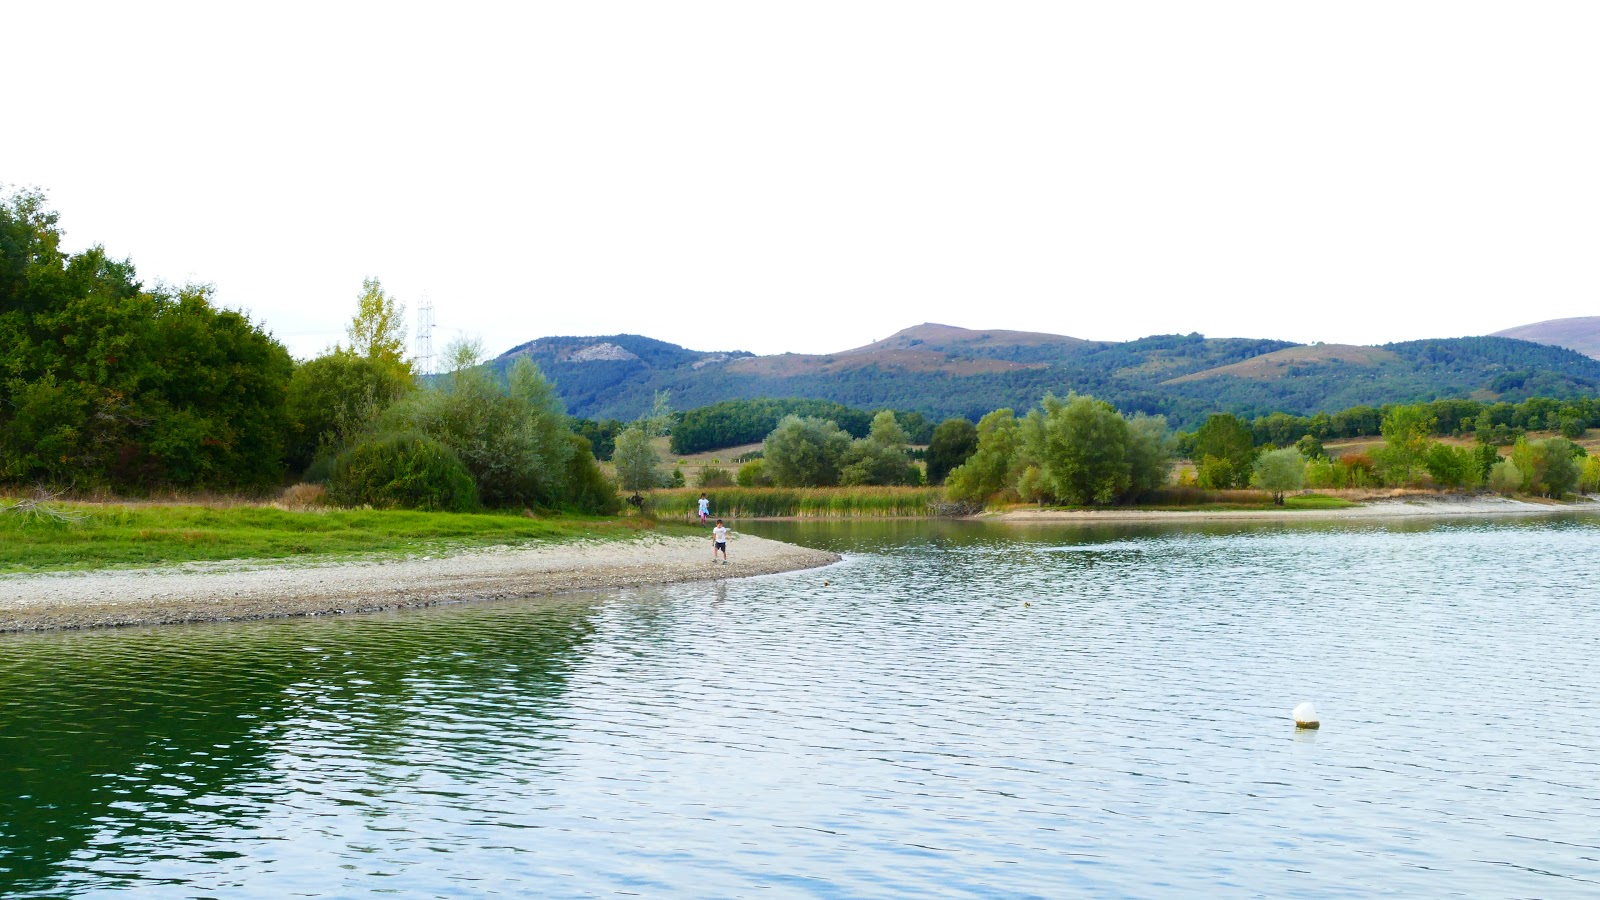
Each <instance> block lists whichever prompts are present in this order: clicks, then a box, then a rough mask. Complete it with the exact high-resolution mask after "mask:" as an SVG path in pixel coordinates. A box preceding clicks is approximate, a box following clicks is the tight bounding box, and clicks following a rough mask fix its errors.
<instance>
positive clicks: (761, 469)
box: [735, 459, 772, 488]
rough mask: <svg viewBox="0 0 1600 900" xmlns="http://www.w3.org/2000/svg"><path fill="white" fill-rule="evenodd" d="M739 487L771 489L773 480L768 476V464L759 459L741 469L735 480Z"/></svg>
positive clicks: (751, 461)
mask: <svg viewBox="0 0 1600 900" xmlns="http://www.w3.org/2000/svg"><path fill="white" fill-rule="evenodd" d="M735 480H736V481H738V482H739V487H748V488H753V487H771V486H772V479H771V478H770V477H768V476H767V464H766V463H765V462H763V461H762V460H759V459H752V460H750V461H749V462H747V463H745V464H744V465H742V466H740V467H739V475H738V476H737V478H736V479H735Z"/></svg>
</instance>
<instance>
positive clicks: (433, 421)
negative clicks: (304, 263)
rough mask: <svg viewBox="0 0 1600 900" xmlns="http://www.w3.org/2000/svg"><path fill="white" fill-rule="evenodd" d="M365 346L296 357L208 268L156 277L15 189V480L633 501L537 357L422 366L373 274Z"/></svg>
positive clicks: (7, 203) (6, 420) (2, 316)
mask: <svg viewBox="0 0 1600 900" xmlns="http://www.w3.org/2000/svg"><path fill="white" fill-rule="evenodd" d="M347 336H348V339H349V343H348V345H345V344H340V345H336V346H334V347H332V348H330V349H329V350H328V351H326V352H324V353H323V354H321V355H320V356H318V357H317V358H315V359H312V360H309V361H306V362H303V363H297V362H296V361H295V360H294V359H293V358H291V356H290V355H289V352H288V350H287V349H285V348H284V346H283V345H282V344H281V343H279V342H278V341H277V340H276V339H275V338H274V337H273V336H272V335H271V334H270V333H268V332H267V331H266V330H265V329H264V328H263V327H262V326H261V325H260V324H258V323H256V322H253V321H252V320H251V319H250V318H249V317H248V316H246V315H244V314H242V313H239V312H235V311H233V310H228V309H222V308H219V307H218V306H217V305H216V304H215V302H214V298H213V294H212V291H211V289H210V288H209V287H207V286H187V287H182V288H171V287H167V286H164V285H157V286H154V287H146V286H145V285H143V284H142V283H141V282H140V281H139V280H138V278H137V276H136V272H135V269H134V266H133V264H132V263H131V262H130V261H128V260H116V259H112V258H111V257H110V256H109V255H108V254H107V253H106V252H105V250H104V248H102V247H99V246H95V247H91V248H90V249H88V250H85V251H83V252H81V253H75V254H74V253H67V252H65V251H64V250H63V249H62V247H61V230H60V227H59V217H58V216H57V214H56V213H55V212H53V211H51V210H49V209H48V208H47V207H46V205H45V199H44V197H43V195H42V194H40V193H39V192H37V191H31V190H23V191H17V192H14V193H12V194H10V195H9V196H5V197H3V198H0V484H9V485H18V486H32V485H36V484H45V485H51V486H56V487H72V488H76V489H79V490H86V491H87V490H110V491H116V492H121V493H147V492H150V491H155V490H163V489H180V490H221V491H245V492H252V493H258V492H264V491H267V490H271V489H274V488H278V487H281V486H282V485H283V484H284V483H285V482H286V481H287V480H288V479H289V478H290V477H291V476H298V477H301V478H303V479H305V480H307V481H312V482H316V483H321V484H325V485H326V490H327V493H328V494H329V496H330V497H332V498H333V499H335V500H336V501H338V502H342V503H347V504H352V505H356V504H373V505H381V506H407V507H420V508H429V509H473V508H478V507H479V506H492V507H533V508H547V509H556V508H572V509H580V510H584V511H590V512H604V511H607V510H611V509H614V508H615V504H616V499H615V496H616V495H615V490H614V488H613V487H612V486H611V485H610V484H609V483H608V482H607V480H606V479H605V478H604V476H603V475H602V473H601V471H600V469H599V466H598V464H597V463H596V462H595V459H594V456H593V454H592V453H591V451H590V449H589V442H588V441H587V440H585V439H584V438H583V437H582V436H580V435H578V434H576V433H575V432H574V431H573V430H572V429H571V428H570V420H569V419H568V417H567V415H566V413H565V410H564V409H563V408H562V405H561V402H560V400H559V399H558V397H557V395H556V392H555V389H554V386H553V385H552V384H551V383H550V382H549V381H548V380H547V379H545V378H544V377H543V375H541V374H540V373H539V371H538V370H537V368H535V367H534V366H532V365H531V364H528V363H527V362H526V361H522V362H523V364H521V365H518V366H517V367H515V368H514V369H513V370H512V371H511V372H510V375H509V377H508V378H506V379H503V380H502V379H499V378H497V377H495V376H493V375H491V374H490V373H488V372H486V371H484V370H483V369H482V368H481V367H479V366H478V362H479V357H481V348H479V347H477V346H475V345H470V344H469V345H462V346H458V347H456V348H454V365H453V367H452V368H453V371H452V372H451V374H449V375H447V376H445V377H444V378H441V379H438V380H436V381H434V382H432V383H430V384H426V385H424V384H422V383H420V382H419V380H418V379H417V378H416V376H415V373H414V372H413V371H412V370H411V366H410V364H409V363H408V362H407V361H406V360H405V356H404V349H405V326H404V307H403V306H401V305H400V304H399V303H398V302H397V301H395V300H394V298H392V297H390V296H389V295H387V294H386V293H385V292H384V290H383V287H382V285H381V284H380V283H379V282H378V281H377V280H376V279H372V280H368V281H367V282H366V283H365V284H364V285H363V289H362V293H361V295H360V297H359V298H358V300H357V308H356V312H355V314H354V315H353V316H352V318H351V321H350V324H349V326H348V328H347Z"/></svg>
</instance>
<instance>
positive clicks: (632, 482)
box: [611, 422, 662, 492]
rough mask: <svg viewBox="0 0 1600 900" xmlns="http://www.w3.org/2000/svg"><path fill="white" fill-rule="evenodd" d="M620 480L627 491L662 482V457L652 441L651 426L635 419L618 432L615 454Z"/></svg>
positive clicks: (654, 486) (645, 487) (641, 489)
mask: <svg viewBox="0 0 1600 900" xmlns="http://www.w3.org/2000/svg"><path fill="white" fill-rule="evenodd" d="M611 464H612V465H614V466H616V469H617V480H619V481H621V482H622V489H623V490H625V491H635V492H637V491H647V490H650V489H651V488H656V487H660V486H661V482H662V478H661V469H660V467H661V457H660V455H659V454H657V453H656V448H655V445H654V444H653V443H652V439H651V435H650V429H649V428H648V427H646V426H645V424H644V423H643V422H635V423H633V424H632V425H629V426H628V427H627V428H624V429H622V433H621V434H619V435H617V449H616V450H615V451H614V452H613V453H612V454H611Z"/></svg>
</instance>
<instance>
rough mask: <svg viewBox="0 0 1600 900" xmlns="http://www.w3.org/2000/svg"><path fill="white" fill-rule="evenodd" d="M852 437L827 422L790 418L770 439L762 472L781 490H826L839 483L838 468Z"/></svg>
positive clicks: (764, 453)
mask: <svg viewBox="0 0 1600 900" xmlns="http://www.w3.org/2000/svg"><path fill="white" fill-rule="evenodd" d="M849 449H850V436H849V435H847V434H845V433H844V432H843V431H840V430H839V426H838V425H835V424H834V423H832V422H830V421H827V420H825V419H812V418H801V417H799V416H787V417H785V418H784V420H783V421H781V422H779V423H778V427H777V428H774V429H773V430H772V433H771V434H769V435H767V440H766V444H765V446H764V447H763V459H764V465H763V466H762V471H763V472H765V473H766V475H767V476H768V477H770V478H771V479H772V481H773V483H775V484H777V485H779V486H781V487H826V486H829V485H835V484H838V483H839V466H840V464H841V463H842V462H843V460H844V456H845V453H846V452H847V451H848V450H849Z"/></svg>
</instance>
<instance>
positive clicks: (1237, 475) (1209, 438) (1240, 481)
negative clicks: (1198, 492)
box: [1193, 413, 1256, 490]
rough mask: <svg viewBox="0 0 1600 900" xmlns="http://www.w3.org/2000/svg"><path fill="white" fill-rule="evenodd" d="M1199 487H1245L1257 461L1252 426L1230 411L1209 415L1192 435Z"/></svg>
mask: <svg viewBox="0 0 1600 900" xmlns="http://www.w3.org/2000/svg"><path fill="white" fill-rule="evenodd" d="M1193 444H1194V457H1193V458H1194V461H1195V464H1196V467H1197V468H1198V470H1199V475H1200V486H1201V487H1204V488H1212V489H1217V490H1226V489H1227V488H1233V487H1244V486H1245V485H1246V484H1247V483H1248V482H1249V480H1250V472H1251V469H1252V468H1253V467H1254V465H1255V461H1256V445H1255V438H1254V436H1253V435H1252V434H1251V431H1250V428H1249V426H1247V425H1245V424H1244V423H1243V422H1241V421H1239V419H1238V418H1236V417H1234V416H1231V415H1228V414H1227V413H1215V414H1213V415H1211V416H1209V417H1207V419H1206V421H1205V424H1204V425H1201V426H1200V428H1199V429H1198V430H1196V431H1195V433H1194V437H1193Z"/></svg>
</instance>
